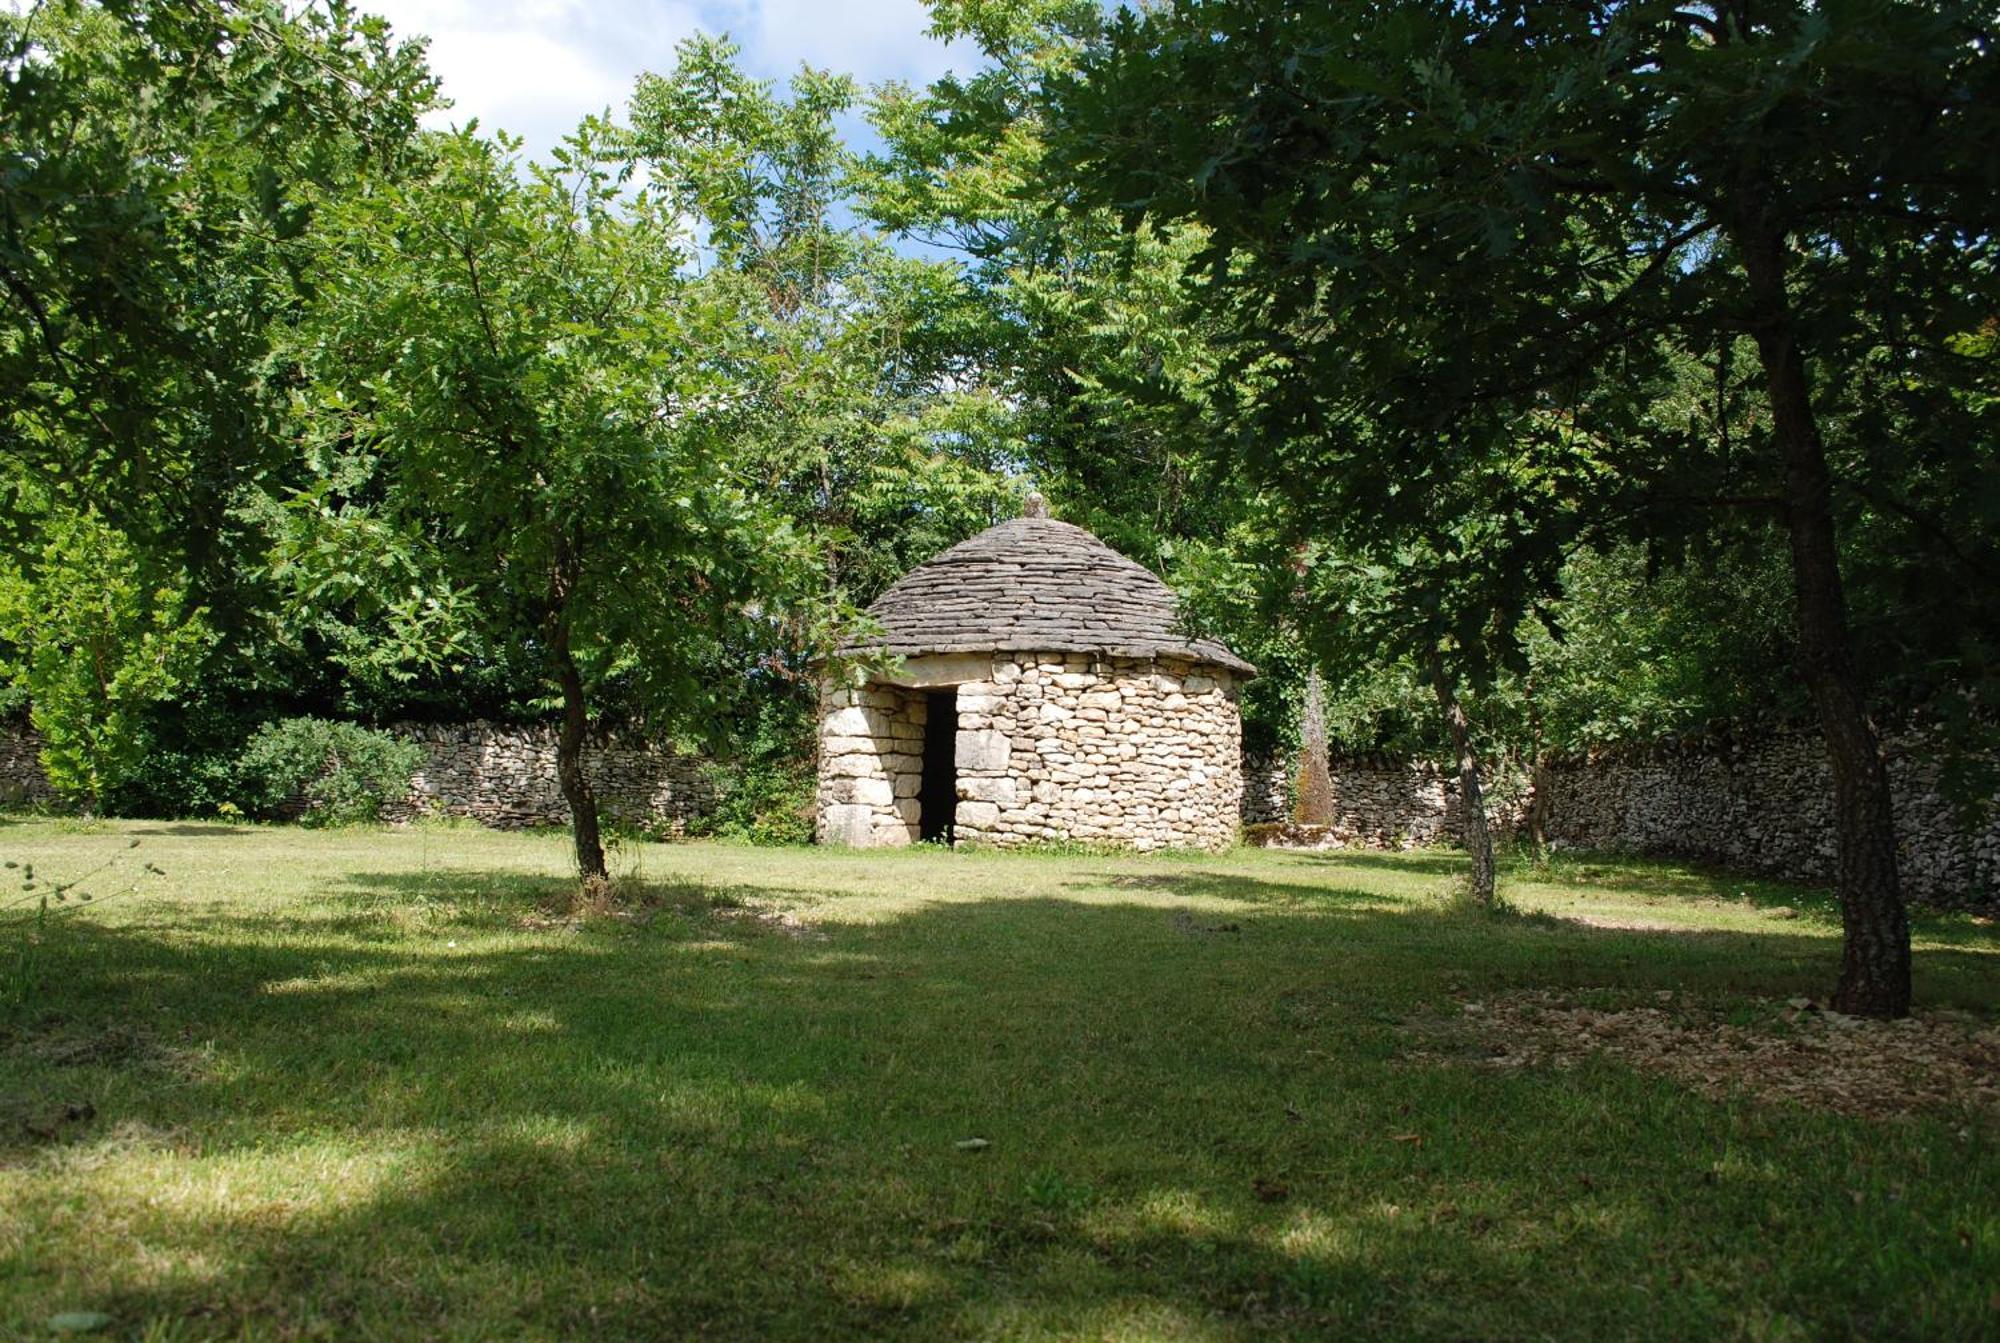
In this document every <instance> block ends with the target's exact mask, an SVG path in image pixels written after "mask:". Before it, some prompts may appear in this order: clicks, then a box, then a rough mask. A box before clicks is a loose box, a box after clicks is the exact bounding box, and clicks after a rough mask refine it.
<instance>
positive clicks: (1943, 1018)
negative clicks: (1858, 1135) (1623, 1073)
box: [1398, 990, 2000, 1141]
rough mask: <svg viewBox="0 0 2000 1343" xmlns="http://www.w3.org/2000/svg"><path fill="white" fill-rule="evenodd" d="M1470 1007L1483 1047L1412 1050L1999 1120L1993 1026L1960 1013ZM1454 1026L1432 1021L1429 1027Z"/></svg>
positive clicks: (1804, 1004) (1801, 1002) (1999, 1047)
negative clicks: (1608, 1064) (1587, 1064)
mask: <svg viewBox="0 0 2000 1343" xmlns="http://www.w3.org/2000/svg"><path fill="white" fill-rule="evenodd" d="M1467 1006H1468V1007H1469V1006H1470V1004H1468V1005H1467ZM1480 1006H1481V1007H1482V1008H1483V1010H1482V1011H1479V1012H1476V1013H1470V1014H1468V1015H1465V1016H1461V1017H1459V1018H1457V1020H1456V1022H1455V1025H1456V1027H1457V1028H1458V1029H1460V1030H1464V1031H1471V1032H1474V1033H1476V1035H1477V1037H1478V1039H1479V1040H1480V1041H1481V1042H1482V1043H1484V1044H1485V1046H1486V1048H1485V1049H1483V1050H1482V1049H1472V1050H1468V1049H1466V1048H1464V1047H1463V1045H1462V1044H1460V1045H1459V1046H1458V1047H1457V1048H1454V1049H1447V1050H1420V1051H1417V1052H1416V1053H1415V1054H1413V1055H1411V1057H1414V1058H1418V1059H1423V1060H1426V1061H1430V1062H1437V1063H1464V1062H1467V1061H1472V1062H1473V1063H1475V1065H1483V1066H1488V1067H1508V1068H1517V1067H1522V1066H1532V1065H1545V1066H1549V1067H1554V1068H1570V1067H1574V1066H1576V1065H1577V1064H1579V1063H1582V1062H1584V1061H1586V1060H1587V1059H1590V1058H1593V1057H1599V1056H1601V1057H1606V1058H1612V1059H1616V1060H1618V1061H1620V1062H1622V1063H1626V1064H1628V1065H1630V1066H1632V1067H1635V1068H1638V1069H1641V1070H1643V1071H1647V1072H1657V1073H1663V1074H1665V1075H1667V1076H1670V1077H1672V1078H1674V1079H1675V1080H1676V1081H1678V1082H1680V1083H1681V1084H1682V1085H1684V1086H1688V1087H1690V1088H1692V1089H1693V1090H1695V1091H1698V1092H1700V1093H1701V1094H1703V1095H1705V1096H1710V1097H1714V1098H1717V1099H1721V1098H1724V1097H1728V1096H1732V1095H1744V1094H1747V1095H1750V1096H1753V1097H1755V1098H1756V1099H1759V1100H1765V1101H1776V1100H1784V1101H1795V1102H1797V1103H1799V1104H1801V1105H1806V1106H1810V1107H1813V1108H1816V1109H1824V1110H1834V1111H1837V1112H1839V1113H1842V1114H1851V1115H1858V1116H1861V1117H1864V1118H1870V1119H1880V1118H1887V1117H1890V1116H1895V1115H1905V1114H1913V1113H1918V1112H1922V1111H1936V1110H1970V1111H1972V1112H1974V1113H1975V1114H1981V1115H1985V1116H1987V1117H1989V1118H1993V1119H1996V1120H2000V1026H1995V1025H1993V1024H1992V1023H1990V1022H1984V1021H1982V1020H1981V1019H1980V1018H1978V1017H1976V1016H1974V1015H1972V1014H1970V1013H1966V1012H1960V1011H1954V1010H1950V1009H1939V1010H1935V1011H1922V1012H1918V1013H1916V1014H1913V1015H1912V1016H1910V1017H1907V1018H1905V1019H1903V1020H1901V1021H1872V1020H1867V1019H1864V1018H1861V1017H1849V1016H1842V1015H1841V1014H1840V1013H1837V1012H1829V1011H1825V1010H1823V1009H1822V1008H1820V1007H1819V1005H1818V1004H1816V1003H1813V1002H1811V1001H1810V1000H1807V999H1790V1000H1787V1001H1784V1002H1776V1001H1773V1000H1770V999H1763V998H1759V999H1755V1000H1753V1001H1752V1002H1751V1004H1750V1010H1749V1011H1748V1012H1747V1013H1746V1012H1742V1011H1741V1010H1740V1009H1739V1011H1738V1013H1737V1015H1736V1018H1735V1019H1724V1018H1723V1016H1722V1014H1721V1011H1720V1009H1719V1007H1716V1006H1711V1005H1706V1004H1702V1003H1700V1002H1697V1001H1695V1000H1692V999H1689V998H1688V997H1687V996H1685V995H1681V996H1680V997H1679V998H1677V999H1676V1000H1674V1001H1672V1002H1665V1001H1661V1000H1658V999H1656V1001H1655V1004H1649V1005H1646V1006H1636V1007H1629V1008H1622V1009H1599V1008H1592V1007H1585V1006H1583V1005H1581V1004H1580V1003H1578V1002H1577V1001H1576V1000H1575V998H1574V997H1571V996H1568V995H1565V994H1562V993H1557V992H1552V991H1548V990H1529V991H1524V992H1519V993H1510V994H1502V995H1500V996H1498V997H1495V998H1492V999H1489V1000H1487V1001H1486V1002H1484V1003H1483V1004H1481V1005H1480ZM1745 1018H1747V1022H1746V1020H1745ZM1453 1024H1454V1023H1432V1024H1431V1032H1432V1033H1433V1034H1439V1033H1446V1032H1448V1031H1449V1030H1450V1029H1451V1027H1452V1025H1453ZM1495 1049H1498V1050H1499V1051H1500V1052H1498V1053H1495V1052H1494V1050H1495ZM1398 1141H1401V1139H1398Z"/></svg>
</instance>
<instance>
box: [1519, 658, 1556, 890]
mask: <svg viewBox="0 0 2000 1343" xmlns="http://www.w3.org/2000/svg"><path fill="white" fill-rule="evenodd" d="M1521 685H1522V696H1523V698H1524V699H1525V700H1526V701H1527V704H1528V842H1529V843H1531V844H1533V845H1534V846H1535V860H1536V861H1537V862H1542V861H1546V859H1547V857H1548V852H1549V816H1550V814H1551V813H1552V812H1553V811H1554V808H1555V773H1554V771H1552V770H1551V769H1550V768H1549V751H1548V745H1547V742H1546V740H1545V739H1544V737H1543V734H1542V706H1541V701H1540V700H1538V699H1536V698H1535V678H1534V677H1533V676H1532V675H1530V676H1528V677H1526V678H1525V679H1524V680H1523V681H1522V683H1521Z"/></svg>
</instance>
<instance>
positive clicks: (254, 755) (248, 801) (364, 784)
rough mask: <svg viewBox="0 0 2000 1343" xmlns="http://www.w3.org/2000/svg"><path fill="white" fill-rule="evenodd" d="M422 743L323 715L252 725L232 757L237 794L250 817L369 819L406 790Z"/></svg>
mask: <svg viewBox="0 0 2000 1343" xmlns="http://www.w3.org/2000/svg"><path fill="white" fill-rule="evenodd" d="M423 757H424V753H423V748H422V747H420V746H418V745H416V744H415V743H413V742H407V741H403V740H400V739H399V738H396V737H392V736H390V735H389V734H388V733H387V732H381V731H377V730H376V729H374V728H365V727H360V726H357V725H356V724H353V723H335V722H330V721H328V720H327V719H324V718H286V719H282V720H280V721H278V722H275V723H266V724H264V726H262V727H260V728H258V729H257V731H256V732H255V733H254V734H253V735H252V736H251V738H250V740H249V742H247V743H246V744H245V745H244V747H243V754H242V755H241V756H239V757H237V761H236V779H237V789H238V797H239V799H240V801H241V805H242V807H243V809H244V810H245V811H246V812H248V813H250V814H251V815H253V816H263V817H267V818H270V817H285V816H293V815H296V816H297V817H298V818H299V819H300V820H301V821H303V822H304V823H305V824H307V825H327V824H340V823H345V822H353V821H372V820H374V819H376V818H377V817H379V816H380V815H381V814H382V807H383V804H384V803H388V802H395V801H400V800H401V799H402V798H403V797H404V796H406V795H407V794H408V793H409V791H410V776H411V775H412V774H413V773H415V772H416V768H417V766H418V765H419V764H420V763H421V762H422V761H423Z"/></svg>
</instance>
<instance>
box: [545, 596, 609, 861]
mask: <svg viewBox="0 0 2000 1343" xmlns="http://www.w3.org/2000/svg"><path fill="white" fill-rule="evenodd" d="M549 651H550V654H551V656H552V657H553V659H554V661H555V669H556V681H557V683H558V684H559V685H560V686H561V687H562V702H563V716H562V731H561V733H560V734H558V736H557V737H556V780H557V782H558V783H560V784H561V785H562V795H563V801H564V802H567V803H568V804H569V829H570V837H571V839H572V840H573V841H574V843H575V845H576V870H577V874H578V875H579V876H581V877H582V878H583V879H584V881H586V882H592V881H603V880H605V879H606V878H607V877H609V876H610V872H609V870H608V869H607V868H606V867H605V865H604V839H603V836H602V835H601V834H600V833H599V831H598V828H597V794H596V793H595V792H593V791H592V790H591V787H590V780H589V778H587V777H586V776H585V775H584V772H583V743H584V736H585V734H586V732H587V731H588V729H589V727H590V715H589V712H588V709H587V707H586V706H585V704H584V700H583V674H582V672H580V671H578V670H577V665H576V658H575V657H574V656H572V655H571V653H570V647H569V612H568V611H567V610H565V609H563V608H562V607H560V606H559V607H557V609H556V614H555V616H554V618H553V619H551V620H550V622H549Z"/></svg>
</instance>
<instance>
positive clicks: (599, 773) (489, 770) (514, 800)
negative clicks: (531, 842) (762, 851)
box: [390, 722, 715, 834]
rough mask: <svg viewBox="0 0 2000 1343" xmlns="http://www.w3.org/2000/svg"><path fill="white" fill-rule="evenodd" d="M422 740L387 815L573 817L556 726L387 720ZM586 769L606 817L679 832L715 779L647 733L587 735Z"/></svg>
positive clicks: (704, 804) (701, 809) (507, 825)
mask: <svg viewBox="0 0 2000 1343" xmlns="http://www.w3.org/2000/svg"><path fill="white" fill-rule="evenodd" d="M391 730H392V731H394V732H395V733H396V735H397V736H399V737H404V738H407V739H409V740H411V741H414V742H416V743H417V744H418V745H419V746H421V747H423V748H424V762H423V764H422V765H420V766H419V767H418V768H417V772H416V774H415V776H414V777H413V778H412V779H411V781H410V800H409V803H408V804H407V805H406V806H404V807H401V808H396V809H393V811H394V814H393V815H392V816H391V818H390V819H403V818H406V817H409V816H415V815H444V816H468V817H471V818H473V819H474V820H477V821H481V822H483V823H484V824H486V825H490V826H494V827H497V828H499V829H520V828H523V827H526V826H536V825H567V824H569V807H568V806H567V804H565V803H564V801H563V796H562V786H561V785H560V784H559V783H558V782H557V779H556V730H555V729H554V728H553V727H546V726H509V725H505V724H498V723H484V722H476V723H450V724H428V723H419V724H409V723H405V724H399V725H397V726H396V727H395V728H393V729H391ZM583 769H584V775H585V777H586V778H588V779H589V780H590V785H591V788H592V789H593V790H595V792H596V793H597V801H598V806H599V808H600V810H601V812H602V814H603V815H604V817H605V818H606V819H615V820H618V821H622V822H624V823H626V824H628V825H634V826H640V827H643V828H648V829H660V830H664V831H666V832H668V833H670V834H679V833H681V832H682V831H683V830H685V829H686V827H687V824H688V822H689V821H691V820H694V819H695V818H697V817H698V816H701V815H702V814H704V813H705V812H706V810H707V809H708V808H709V807H710V806H711V805H713V803H714V800H715V796H714V788H713V787H712V785H711V784H710V783H709V782H708V780H707V778H706V776H705V773H704V771H703V769H702V762H701V760H700V759H699V758H698V757H696V756H691V755H682V754H679V753H677V752H674V751H672V750H669V749H667V748H665V747H661V746H657V745H654V744H652V743H648V742H628V741H621V740H619V739H618V738H616V737H612V738H608V739H593V740H591V741H590V742H588V743H587V744H586V745H585V747H584V756H583Z"/></svg>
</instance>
